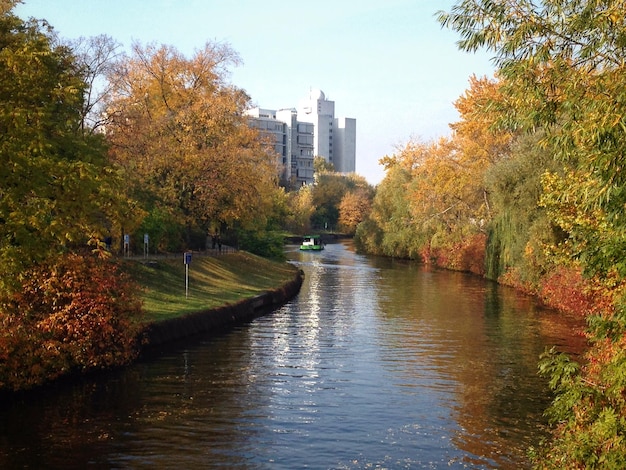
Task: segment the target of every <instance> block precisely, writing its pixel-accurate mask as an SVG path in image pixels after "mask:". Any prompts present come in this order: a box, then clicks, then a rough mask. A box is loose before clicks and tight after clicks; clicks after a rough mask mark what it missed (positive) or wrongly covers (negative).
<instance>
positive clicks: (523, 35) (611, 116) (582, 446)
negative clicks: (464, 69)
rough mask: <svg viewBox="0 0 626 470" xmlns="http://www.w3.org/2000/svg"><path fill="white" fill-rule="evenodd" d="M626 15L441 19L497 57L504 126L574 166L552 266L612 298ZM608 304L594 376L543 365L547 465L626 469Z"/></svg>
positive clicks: (598, 319)
mask: <svg viewBox="0 0 626 470" xmlns="http://www.w3.org/2000/svg"><path fill="white" fill-rule="evenodd" d="M625 7H626V5H625V4H624V1H623V0H605V1H560V0H549V1H544V2H532V1H528V0H513V1H508V2H493V1H491V0H464V1H460V2H458V3H457V4H456V5H455V6H453V8H452V10H451V12H450V13H440V20H441V21H442V23H443V24H444V25H446V26H450V27H451V28H453V29H454V30H456V31H458V32H459V33H460V35H461V40H460V42H459V45H460V47H461V48H462V49H465V50H469V51H474V50H477V49H478V48H486V49H488V50H491V51H493V52H494V54H495V62H496V64H497V65H498V67H499V75H500V76H501V77H502V78H503V80H504V88H503V91H504V94H505V95H506V97H507V98H506V100H501V101H500V102H498V103H493V104H492V106H491V110H492V112H494V113H496V114H498V115H499V122H498V123H499V125H500V126H503V127H506V128H509V129H524V130H526V131H529V132H535V131H536V130H537V129H542V130H543V131H544V132H545V138H544V139H543V141H542V143H541V145H543V146H544V147H545V148H547V149H550V150H551V151H552V152H553V153H554V155H555V157H557V158H558V161H560V162H562V165H563V167H561V168H546V169H547V170H549V171H546V172H544V174H543V175H542V190H543V192H542V194H541V197H540V203H541V205H542V206H543V207H544V208H545V213H546V215H547V217H548V218H549V220H550V222H551V223H552V224H553V225H554V226H555V227H557V230H556V231H555V232H554V234H553V235H555V236H554V237H553V238H552V243H546V245H551V246H548V248H549V249H550V252H551V253H550V257H551V258H552V261H553V262H555V264H557V265H565V266H566V267H567V265H568V264H569V263H571V259H572V258H573V259H575V260H576V261H577V262H578V263H580V265H581V266H582V268H583V269H584V271H585V273H586V274H587V275H588V276H589V278H591V279H593V280H594V281H595V283H596V284H597V285H598V286H600V288H604V289H605V290H606V291H607V295H606V297H611V296H610V293H611V292H612V291H615V290H617V289H619V286H621V285H623V282H624V280H626V262H625V261H624V252H625V250H626V242H624V240H626V218H625V217H624V207H625V205H626V189H625V188H626V174H625V173H624V171H623V169H624V163H625V161H624V156H625V155H626V132H625V131H626V73H625V72H626V62H625V61H624V57H625V53H624V47H625V45H626V23H625V22H624V9H625ZM510 215H511V218H512V219H514V218H515V217H516V216H515V215H514V214H513V213H512V212H510ZM515 220H519V219H515ZM544 225H545V224H544ZM512 228H513V230H515V229H516V228H515V227H514V226H512ZM498 230H500V231H501V232H502V230H503V229H502V228H500V229H498ZM548 242H549V240H548ZM500 252H502V250H500ZM568 260H570V261H568ZM574 265H575V264H574ZM603 307H604V309H603V310H602V311H601V312H600V313H599V314H598V315H596V316H594V317H591V320H590V327H589V335H590V340H591V344H592V348H591V349H590V351H589V352H588V354H587V356H588V357H587V365H586V367H584V368H581V369H580V371H577V370H574V369H573V368H572V367H571V366H570V365H569V364H568V363H567V361H566V360H564V359H563V358H557V359H554V358H552V359H551V361H552V362H549V364H551V365H550V366H546V365H545V363H544V365H543V368H544V371H546V372H548V375H551V377H552V385H553V386H554V387H555V391H556V392H557V396H556V399H555V401H554V404H553V407H552V414H553V417H554V422H555V424H556V429H555V439H554V440H553V441H552V442H551V443H549V444H548V445H547V446H546V447H545V448H544V449H543V452H542V454H541V460H539V461H538V465H539V466H541V467H542V468H624V466H626V445H625V442H624V437H625V436H624V431H625V416H626V402H625V399H624V397H626V388H625V387H624V385H625V383H626V380H625V379H624V377H626V360H625V352H624V351H625V348H624V346H625V344H624V340H623V338H624V335H625V333H626V331H625V329H624V325H623V319H622V314H621V313H620V312H621V311H622V310H623V307H621V306H619V305H618V306H617V307H616V308H614V307H612V306H610V305H603ZM593 308H594V310H598V308H597V307H595V306H594V307H593Z"/></svg>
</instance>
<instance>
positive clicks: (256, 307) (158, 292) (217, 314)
mask: <svg viewBox="0 0 626 470" xmlns="http://www.w3.org/2000/svg"><path fill="white" fill-rule="evenodd" d="M129 271H130V273H131V275H132V277H133V278H134V279H136V280H137V282H138V283H139V284H140V285H141V286H142V288H143V293H142V300H143V301H144V312H145V317H144V319H143V320H142V328H141V332H140V339H141V342H142V344H143V347H142V350H143V351H150V350H153V349H154V348H156V347H159V346H163V345H165V344H167V343H171V342H175V341H179V340H182V339H184V338H186V337H190V336H194V335H198V334H202V333H210V332H216V331H219V330H221V329H224V328H226V327H228V326H232V325H234V324H237V323H242V322H246V321H250V320H251V319H253V318H255V317H258V316H260V315H263V314H266V313H268V312H270V311H272V310H274V309H276V308H278V307H280V306H281V305H283V304H284V303H285V302H287V301H288V300H290V299H291V298H293V297H294V296H295V295H297V294H298V292H299V290H300V286H301V285H302V280H303V278H302V273H301V271H300V270H298V269H297V268H296V267H295V266H293V265H290V264H288V263H282V262H275V261H271V260H267V259H265V258H261V257H258V256H255V255H252V254H250V253H246V252H235V253H228V254H222V255H219V256H207V255H204V254H201V253H196V254H194V255H193V256H192V261H191V263H190V264H189V265H188V272H187V273H186V272H185V271H186V268H185V264H184V262H183V260H182V259H172V258H160V259H148V260H142V261H138V262H132V264H129Z"/></svg>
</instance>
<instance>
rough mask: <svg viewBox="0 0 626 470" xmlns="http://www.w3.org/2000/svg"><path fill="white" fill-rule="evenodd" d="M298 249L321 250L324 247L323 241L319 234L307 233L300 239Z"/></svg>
mask: <svg viewBox="0 0 626 470" xmlns="http://www.w3.org/2000/svg"><path fill="white" fill-rule="evenodd" d="M300 249H301V250H303V251H321V250H323V249H324V242H322V237H320V236H319V235H307V236H306V237H304V239H303V240H302V245H300Z"/></svg>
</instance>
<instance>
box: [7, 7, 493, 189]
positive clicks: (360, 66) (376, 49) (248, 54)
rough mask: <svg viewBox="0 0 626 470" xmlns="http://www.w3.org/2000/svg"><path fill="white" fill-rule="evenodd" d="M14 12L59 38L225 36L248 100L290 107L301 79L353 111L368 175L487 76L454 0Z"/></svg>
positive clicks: (432, 135) (187, 46)
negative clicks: (461, 36)
mask: <svg viewBox="0 0 626 470" xmlns="http://www.w3.org/2000/svg"><path fill="white" fill-rule="evenodd" d="M23 2H24V3H23V4H21V5H19V6H18V7H17V9H16V10H15V13H16V14H17V15H18V16H20V17H22V18H24V19H26V18H28V17H31V16H32V17H35V18H43V19H46V20H48V22H49V23H50V24H51V25H52V26H53V27H54V28H55V29H56V31H57V32H58V33H59V35H60V36H61V37H63V38H68V39H75V38H78V37H80V36H85V37H89V36H97V35H100V34H106V35H109V36H111V37H113V38H114V39H115V40H117V41H118V42H120V43H121V44H122V45H123V46H124V47H125V48H129V47H130V45H131V44H132V43H133V41H139V42H141V43H143V44H146V43H157V44H167V45H171V46H174V47H176V48H177V49H178V50H179V51H181V52H182V53H184V54H186V55H188V56H190V55H191V54H192V53H193V51H194V50H195V49H199V48H201V47H202V46H203V45H204V44H205V43H206V42H207V41H211V42H225V43H228V44H230V46H231V47H232V48H233V49H234V50H235V51H236V52H237V53H238V54H239V56H240V57H241V59H242V61H243V64H242V65H240V66H239V67H237V68H234V69H233V70H232V74H231V77H230V81H231V82H232V83H233V84H234V85H236V86H238V87H240V88H243V89H245V90H246V91H247V93H248V94H249V95H250V96H251V97H252V101H253V103H254V104H255V105H258V106H260V107H263V108H270V109H278V108H287V107H295V106H297V104H298V102H299V101H300V100H301V99H302V98H304V97H305V96H306V95H307V93H308V91H309V89H310V88H319V89H321V90H323V91H324V93H325V94H326V97H327V99H330V100H333V101H335V115H336V116H337V117H351V118H356V120H357V156H356V158H357V161H356V171H357V173H358V174H360V175H363V176H365V177H366V178H367V179H368V181H369V182H370V183H373V184H376V183H378V182H380V180H381V179H382V178H383V176H384V172H383V169H382V168H381V167H380V166H379V165H378V159H379V158H381V157H383V156H385V155H391V154H393V153H396V152H397V149H398V148H400V147H403V146H404V144H406V143H407V142H408V141H409V140H410V139H412V138H413V139H420V140H423V141H429V140H432V139H436V138H439V137H441V136H445V135H448V134H449V127H448V124H449V123H451V122H455V121H456V120H457V119H458V115H457V113H456V110H455V109H454V106H453V103H454V101H455V100H456V99H457V98H459V96H461V95H462V94H463V93H464V92H465V90H466V89H467V86H468V80H469V77H470V76H471V75H472V74H476V75H478V76H484V75H487V76H492V75H493V66H492V63H491V61H490V60H489V57H488V56H487V55H486V54H468V53H464V52H460V51H458V50H457V48H456V44H455V43H456V41H457V39H458V37H457V35H456V34H455V33H454V32H452V31H449V30H446V29H442V28H441V27H440V25H439V23H438V22H437V21H436V19H435V13H436V12H437V11H438V10H449V9H450V7H451V6H452V5H453V4H454V3H455V2H454V0H358V1H341V0H316V1H315V2H309V1H297V0H296V1H294V0H232V1H224V0H23Z"/></svg>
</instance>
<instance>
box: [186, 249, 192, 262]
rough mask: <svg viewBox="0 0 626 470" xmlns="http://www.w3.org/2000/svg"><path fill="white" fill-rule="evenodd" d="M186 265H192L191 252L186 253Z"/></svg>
mask: <svg viewBox="0 0 626 470" xmlns="http://www.w3.org/2000/svg"><path fill="white" fill-rule="evenodd" d="M185 264H191V252H190V251H188V252H187V253H185Z"/></svg>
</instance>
